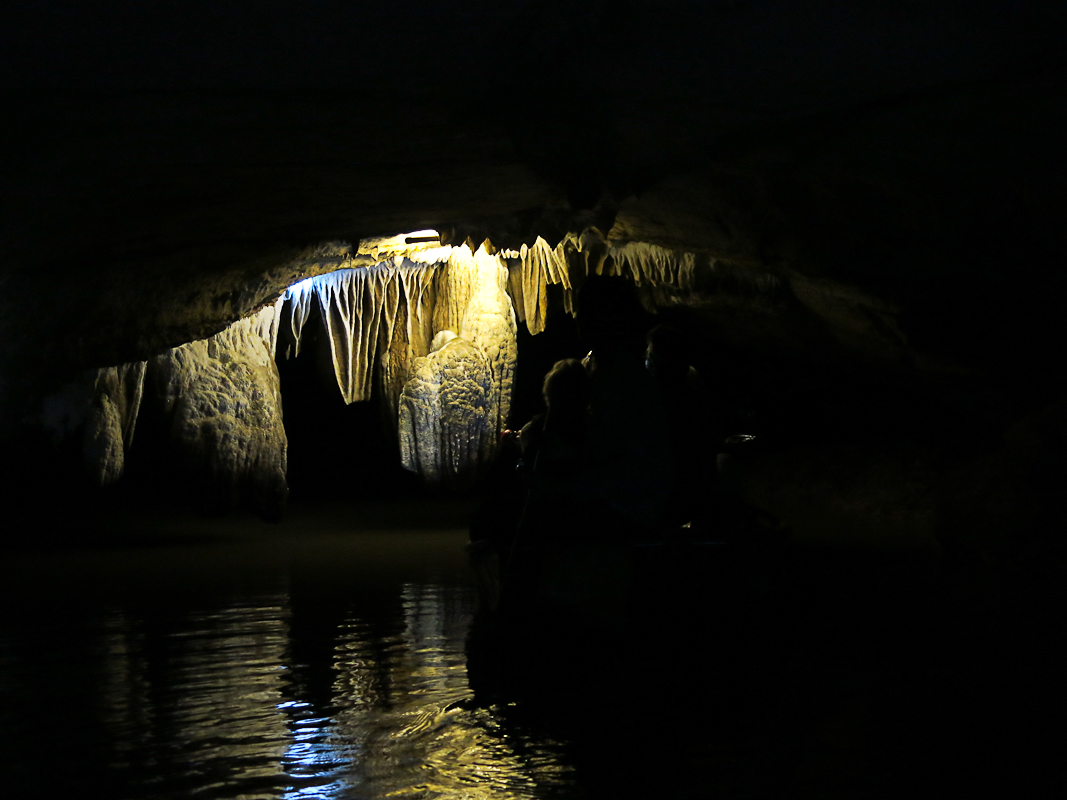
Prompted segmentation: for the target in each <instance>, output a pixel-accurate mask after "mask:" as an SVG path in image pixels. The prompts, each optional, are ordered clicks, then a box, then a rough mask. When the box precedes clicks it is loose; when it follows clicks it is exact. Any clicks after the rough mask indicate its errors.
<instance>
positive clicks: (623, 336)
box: [575, 276, 673, 538]
mask: <svg viewBox="0 0 1067 800" xmlns="http://www.w3.org/2000/svg"><path fill="white" fill-rule="evenodd" d="M577 320H578V329H579V333H580V335H581V336H582V338H583V339H584V340H585V342H586V343H587V345H588V346H589V348H590V355H589V356H588V357H587V358H588V365H589V371H590V384H589V415H588V421H587V429H586V436H585V443H584V447H583V458H582V463H581V466H580V469H579V470H578V474H577V475H576V476H575V488H576V491H577V492H578V494H579V495H580V496H581V497H582V499H583V505H584V508H585V509H586V514H585V516H586V517H587V519H588V521H589V531H588V534H589V535H591V536H594V537H598V538H603V537H606V538H629V537H634V536H641V535H645V534H648V533H650V532H652V531H654V530H655V529H656V528H657V527H658V526H659V525H660V524H662V522H663V519H664V512H665V510H666V504H667V500H668V496H669V494H670V491H671V484H672V479H673V469H672V462H671V451H670V444H669V441H668V426H667V420H666V415H665V410H664V405H663V397H662V393H661V390H660V388H659V386H658V385H657V384H656V381H655V379H654V378H653V376H652V375H651V374H650V373H649V371H648V370H647V369H646V368H645V331H646V330H647V324H646V320H647V313H646V312H645V311H644V309H643V308H642V306H641V303H640V300H639V299H638V297H637V294H636V291H635V289H634V286H633V284H631V283H629V282H628V281H626V280H624V279H622V278H613V277H606V276H593V277H590V278H589V280H587V281H586V283H585V285H584V286H583V287H582V289H581V291H580V292H579V295H578V317H577Z"/></svg>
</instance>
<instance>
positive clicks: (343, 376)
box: [275, 237, 558, 480]
mask: <svg viewBox="0 0 1067 800" xmlns="http://www.w3.org/2000/svg"><path fill="white" fill-rule="evenodd" d="M401 238H403V237H392V238H391V239H388V240H386V239H382V240H373V241H374V242H377V244H375V246H374V247H373V248H369V246H368V248H369V250H373V251H374V253H376V254H377V255H379V256H381V255H383V254H386V255H387V256H388V257H387V258H386V259H385V260H384V261H381V262H379V263H377V264H375V265H374V266H371V267H366V268H360V269H344V270H338V271H337V272H334V273H331V274H326V275H320V276H317V277H315V278H312V279H309V280H306V281H303V282H301V283H299V284H295V285H294V286H292V287H290V289H289V291H288V292H287V293H286V294H285V305H284V309H285V311H284V313H283V316H284V317H285V320H286V321H285V323H284V324H285V326H286V328H287V338H288V339H289V340H290V342H291V346H290V348H289V350H290V351H291V352H293V353H294V354H295V353H296V352H298V351H299V343H300V339H301V336H302V333H303V328H304V325H305V324H306V322H307V320H308V318H309V315H310V310H309V309H310V305H311V303H312V302H315V303H317V305H318V307H319V309H320V311H321V316H322V319H323V323H324V325H325V327H326V331H327V334H328V337H329V341H330V348H331V354H332V357H333V366H334V372H335V376H336V378H337V385H338V387H339V388H340V390H341V394H342V397H343V398H344V400H345V402H346V403H352V402H357V401H361V400H367V399H369V398H370V396H371V390H372V387H373V386H374V385H375V383H374V380H375V374H374V367H375V364H377V366H378V374H377V378H378V382H377V386H378V391H379V393H380V399H381V402H382V404H383V407H384V410H385V416H386V419H387V420H389V421H390V422H391V423H392V424H393V425H396V426H399V425H400V418H399V417H400V406H401V394H402V390H403V388H404V386H405V385H406V384H407V383H408V382H409V380H412V379H413V375H414V374H415V372H416V367H415V365H416V363H417V360H418V359H420V358H422V357H425V356H427V355H428V354H429V353H430V352H431V339H433V337H434V335H435V333H440V332H442V331H452V332H453V333H456V332H458V334H457V335H458V336H459V337H461V338H462V339H463V340H464V341H466V342H467V343H468V344H469V345H471V346H473V347H475V348H477V349H478V350H479V351H480V352H481V353H482V355H483V356H484V357H485V359H486V362H487V364H488V368H489V375H490V378H489V381H488V383H487V384H486V390H485V391H486V402H487V403H488V406H487V408H488V411H487V412H486V413H487V414H488V417H487V418H488V419H489V420H490V423H489V424H490V428H491V429H492V430H493V431H494V436H488V437H484V438H481V439H479V440H478V441H479V442H480V444H479V445H478V447H476V448H475V449H474V450H473V451H472V452H473V453H475V455H474V456H473V458H474V461H473V462H472V463H471V464H470V465H468V466H469V467H470V468H471V469H474V468H475V467H476V466H477V463H479V462H484V461H486V460H488V459H489V458H491V457H492V455H493V449H494V446H495V441H496V438H495V434H496V433H499V432H500V431H502V430H503V429H504V427H505V426H506V425H507V419H508V414H509V412H510V408H511V391H512V385H513V382H514V375H515V361H516V358H517V344H516V322H515V312H514V309H513V307H512V302H511V299H510V297H509V296H508V292H507V282H508V271H507V268H506V267H505V265H504V262H503V260H502V259H501V258H499V257H498V256H494V255H490V254H489V253H488V252H487V251H486V249H485V247H484V246H483V247H481V248H479V250H478V251H477V253H472V252H471V250H470V248H469V247H467V246H462V247H441V246H435V247H426V248H421V249H415V250H414V251H412V252H408V253H406V254H402V253H399V252H398V253H396V254H392V253H393V250H391V249H386V248H385V245H384V244H382V243H383V242H385V243H389V242H394V240H399V239H401ZM394 244H395V242H394ZM391 246H392V245H391ZM397 246H399V245H397ZM362 247H363V245H362V244H361V248H362ZM544 247H547V245H544ZM361 252H362V251H361ZM551 274H552V275H557V274H558V270H557V271H552V272H551ZM542 316H543V315H542ZM276 329H277V323H276V322H275V330H276ZM448 380H451V378H448ZM439 394H441V396H442V397H450V396H451V395H450V394H449V392H447V391H443V393H442V392H439ZM423 428H424V429H426V428H425V426H423ZM428 446H429V445H424V447H428ZM435 447H437V448H438V449H440V448H439V447H438V446H437V445H435ZM456 452H458V451H456ZM411 463H412V464H415V465H418V464H422V463H423V461H420V460H418V459H413V460H411ZM414 468H416V469H420V468H419V467H417V466H416V467H414ZM466 468H467V467H464V469H466ZM435 469H436V468H435ZM457 469H458V468H457ZM438 472H439V470H438V471H434V472H433V474H432V475H431V474H430V473H425V475H426V477H427V478H429V479H430V480H438V479H439V478H440V476H439V475H438ZM449 480H451V478H449Z"/></svg>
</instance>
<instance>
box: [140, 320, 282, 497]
mask: <svg viewBox="0 0 1067 800" xmlns="http://www.w3.org/2000/svg"><path fill="white" fill-rule="evenodd" d="M276 317H277V307H272V306H268V307H266V308H264V309H263V310H262V311H260V312H259V313H258V314H256V315H254V316H252V317H248V318H246V319H243V320H240V321H238V322H235V323H234V324H233V325H231V326H230V327H229V328H227V329H226V330H224V331H223V332H222V333H219V334H217V335H215V336H212V337H211V338H209V339H201V340H199V341H195V342H189V343H188V344H184V345H181V346H180V347H175V348H173V349H172V350H168V351H167V352H165V353H163V354H162V355H159V356H157V357H156V358H154V359H152V360H151V361H150V362H149V365H148V380H149V383H150V385H151V387H152V390H153V391H154V392H155V393H156V399H157V401H158V402H159V403H160V404H161V407H162V410H163V412H164V414H165V415H166V416H167V417H168V418H169V419H170V426H171V434H170V435H171V442H172V445H173V448H174V451H175V456H176V458H177V459H178V460H179V462H180V464H181V466H182V468H183V470H184V472H185V473H186V474H187V475H188V476H189V478H190V479H191V483H192V488H193V490H194V491H195V492H196V493H197V496H198V499H199V500H200V501H201V502H202V503H204V504H205V505H206V506H207V507H208V508H209V509H210V510H213V511H223V510H228V509H231V508H234V507H236V506H238V505H242V506H245V507H247V508H249V509H251V510H253V511H255V512H257V513H259V514H260V515H262V516H264V517H266V518H277V517H279V516H280V515H281V512H282V509H283V508H284V505H285V500H286V497H287V495H288V491H289V490H288V485H287V484H286V480H285V471H286V450H287V446H288V443H287V440H286V436H285V428H284V427H283V426H282V403H281V392H280V386H279V381H278V368H277V367H276V366H275V363H274V356H273V353H272V351H271V347H272V345H273V342H272V341H271V338H270V337H271V335H272V334H271V332H272V331H276V330H277V327H276ZM264 332H266V333H267V335H266V336H265V335H264Z"/></svg>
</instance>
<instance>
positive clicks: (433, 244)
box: [357, 229, 441, 261]
mask: <svg viewBox="0 0 1067 800" xmlns="http://www.w3.org/2000/svg"><path fill="white" fill-rule="evenodd" d="M440 247H441V234H439V233H438V232H437V231H435V230H432V229H427V230H421V231H411V232H410V233H398V234H396V235H395V236H375V237H372V238H370V239H361V240H360V242H359V249H358V251H357V252H358V253H359V255H364V256H372V257H373V258H375V259H377V260H378V261H385V260H386V259H388V258H392V257H395V256H409V255H411V254H413V253H417V252H420V251H423V250H430V249H436V248H440ZM419 260H421V259H419Z"/></svg>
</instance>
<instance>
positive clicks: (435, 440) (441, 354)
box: [400, 331, 495, 485]
mask: <svg viewBox="0 0 1067 800" xmlns="http://www.w3.org/2000/svg"><path fill="white" fill-rule="evenodd" d="M412 372H413V374H412V377H411V380H409V381H408V382H407V384H406V385H405V386H404V390H403V392H401V395H400V457H401V462H402V463H403V465H404V467H405V468H406V469H409V470H412V471H414V472H418V473H419V474H420V475H422V476H423V477H424V478H426V479H427V480H428V481H430V482H432V483H438V482H443V483H446V484H448V485H462V484H465V483H468V482H469V481H470V480H472V479H473V477H474V475H475V472H476V469H477V466H478V464H479V461H480V457H481V456H482V454H483V453H485V452H486V449H487V444H486V442H487V440H488V441H491V440H492V439H494V438H495V428H494V424H493V420H492V418H491V414H490V409H489V396H490V393H491V383H492V375H491V371H490V368H489V361H488V359H487V358H486V357H485V354H484V353H483V352H482V351H481V349H480V348H478V347H476V346H475V345H473V344H471V343H470V342H468V341H466V340H464V339H461V338H459V337H458V336H456V335H455V333H454V332H452V331H441V332H440V333H439V334H438V335H437V336H436V337H435V338H434V342H433V347H432V349H431V352H430V354H429V355H428V356H424V357H422V358H419V359H417V360H416V361H415V365H414V369H413V371H412Z"/></svg>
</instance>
